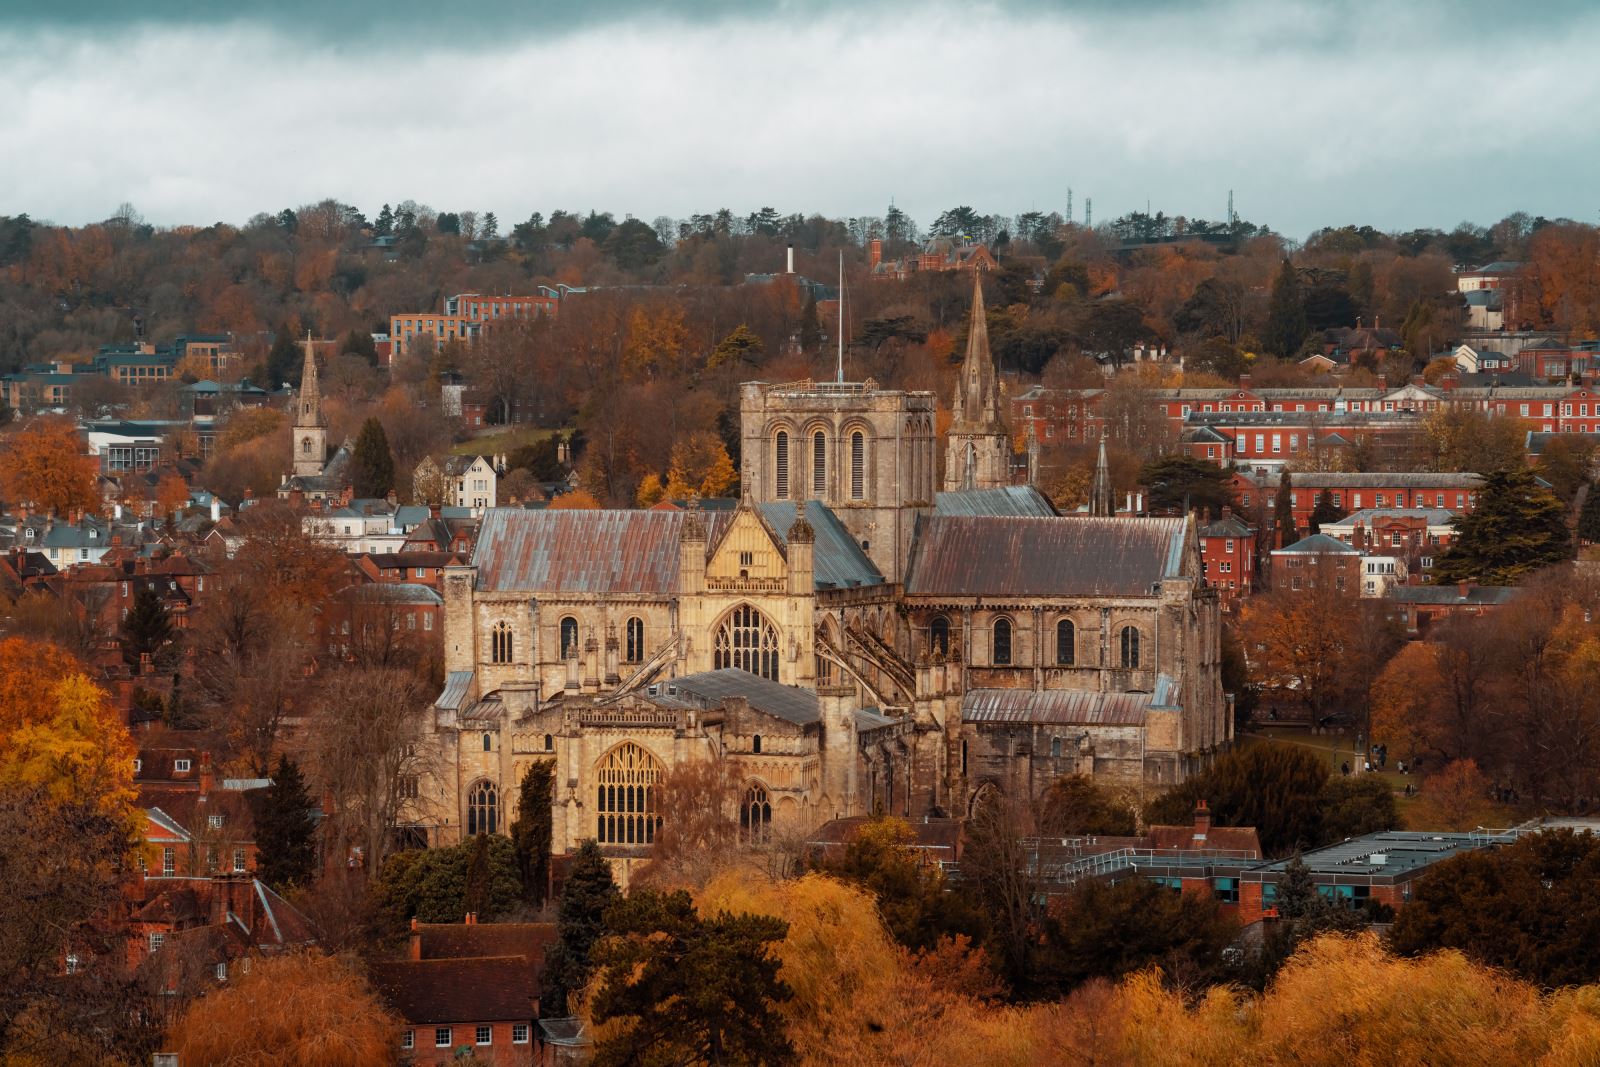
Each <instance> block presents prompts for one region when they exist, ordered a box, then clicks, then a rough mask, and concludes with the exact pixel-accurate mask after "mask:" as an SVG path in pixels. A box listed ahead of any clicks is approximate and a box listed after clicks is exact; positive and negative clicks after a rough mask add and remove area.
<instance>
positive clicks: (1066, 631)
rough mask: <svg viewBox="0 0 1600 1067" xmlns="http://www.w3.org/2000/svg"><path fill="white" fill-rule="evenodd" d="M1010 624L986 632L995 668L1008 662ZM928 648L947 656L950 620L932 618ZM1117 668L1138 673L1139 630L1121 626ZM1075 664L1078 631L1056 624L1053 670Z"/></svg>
mask: <svg viewBox="0 0 1600 1067" xmlns="http://www.w3.org/2000/svg"><path fill="white" fill-rule="evenodd" d="M1011 635H1012V624H1011V620H1010V619H1007V618H999V619H996V620H995V621H994V623H993V624H992V627H991V629H990V637H991V641H990V645H989V660H990V662H991V663H993V664H994V665H996V666H1000V667H1005V666H1009V665H1010V664H1011V662H1012V648H1011ZM928 646H929V649H930V650H931V651H935V652H938V653H939V654H940V655H942V656H948V655H949V654H950V620H949V619H947V618H945V617H944V616H943V615H936V616H934V618H933V621H932V622H931V623H929V624H928ZM1117 652H1118V660H1117V662H1118V664H1119V665H1120V666H1121V667H1122V668H1123V669H1124V670H1138V669H1139V628H1138V627H1136V626H1124V627H1123V628H1122V629H1121V630H1119V631H1118V633H1117ZM1077 662H1078V628H1077V627H1076V626H1075V625H1073V622H1072V620H1071V619H1061V620H1060V621H1058V622H1057V623H1056V666H1058V667H1071V666H1074V665H1076V664H1077Z"/></svg>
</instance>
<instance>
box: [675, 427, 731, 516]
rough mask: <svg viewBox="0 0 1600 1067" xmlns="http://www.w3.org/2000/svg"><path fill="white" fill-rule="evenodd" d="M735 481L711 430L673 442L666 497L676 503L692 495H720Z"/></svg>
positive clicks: (692, 434) (698, 431) (721, 447)
mask: <svg viewBox="0 0 1600 1067" xmlns="http://www.w3.org/2000/svg"><path fill="white" fill-rule="evenodd" d="M738 480H739V475H738V474H737V473H736V472H735V471H734V469H733V460H732V458H731V457H729V455H728V449H727V447H726V446H725V445H723V443H722V438H720V437H718V436H717V435H716V434H714V433H712V432H711V431H710V430H696V431H694V432H693V433H690V434H686V435H684V436H683V437H680V438H678V440H677V441H675V442H673V445H672V466H671V467H670V468H669V469H668V470H667V494H666V495H667V496H669V497H672V498H674V499H679V500H681V499H683V498H685V497H688V496H690V495H692V494H698V495H700V496H702V497H708V496H722V495H724V494H725V493H727V492H728V490H730V489H732V488H733V487H734V484H735V483H737V482H738Z"/></svg>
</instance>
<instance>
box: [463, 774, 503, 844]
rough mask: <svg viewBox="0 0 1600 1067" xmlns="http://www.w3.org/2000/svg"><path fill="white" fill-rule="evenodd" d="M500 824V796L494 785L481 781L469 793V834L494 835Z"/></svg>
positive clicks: (484, 780)
mask: <svg viewBox="0 0 1600 1067" xmlns="http://www.w3.org/2000/svg"><path fill="white" fill-rule="evenodd" d="M499 823H500V794H499V792H498V791H497V790H496V789H495V787H494V783H493V782H491V781H488V780H487V779H483V780H480V781H479V782H478V783H477V784H475V785H474V786H473V787H472V789H471V790H469V791H468V793H467V834H468V835H469V836H471V835H474V834H492V833H494V831H495V828H496V827H497V826H498V825H499Z"/></svg>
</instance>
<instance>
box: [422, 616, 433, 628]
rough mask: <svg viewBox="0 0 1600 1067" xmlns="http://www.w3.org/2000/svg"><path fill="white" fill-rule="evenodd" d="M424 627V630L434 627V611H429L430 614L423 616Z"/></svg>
mask: <svg viewBox="0 0 1600 1067" xmlns="http://www.w3.org/2000/svg"><path fill="white" fill-rule="evenodd" d="M422 628H423V629H424V630H431V629H433V613H432V612H429V613H428V614H426V615H424V616H422Z"/></svg>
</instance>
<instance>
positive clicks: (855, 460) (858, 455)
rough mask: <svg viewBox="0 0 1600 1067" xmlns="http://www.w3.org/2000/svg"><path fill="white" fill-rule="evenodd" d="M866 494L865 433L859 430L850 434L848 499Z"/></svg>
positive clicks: (860, 497) (858, 498)
mask: <svg viewBox="0 0 1600 1067" xmlns="http://www.w3.org/2000/svg"><path fill="white" fill-rule="evenodd" d="M866 495H867V435H866V434H864V433H862V432H861V431H860V430H857V431H855V432H854V433H852V434H851V435H850V499H851V500H861V499H864V498H865V497H866Z"/></svg>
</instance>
